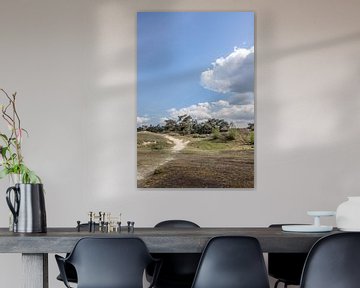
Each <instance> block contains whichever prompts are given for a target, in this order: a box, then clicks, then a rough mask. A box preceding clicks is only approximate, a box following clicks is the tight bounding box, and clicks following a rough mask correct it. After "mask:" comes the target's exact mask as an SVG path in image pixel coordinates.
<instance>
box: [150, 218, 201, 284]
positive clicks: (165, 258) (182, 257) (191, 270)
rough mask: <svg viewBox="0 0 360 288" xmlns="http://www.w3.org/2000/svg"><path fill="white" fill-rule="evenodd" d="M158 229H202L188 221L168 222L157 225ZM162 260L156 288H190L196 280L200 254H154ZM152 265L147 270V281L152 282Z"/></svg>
mask: <svg viewBox="0 0 360 288" xmlns="http://www.w3.org/2000/svg"><path fill="white" fill-rule="evenodd" d="M155 228H156V229H164V228H170V229H176V228H184V229H187V228H194V229H197V228H200V227H199V225H197V224H195V223H194V222H191V221H188V220H166V221H162V222H160V223H158V224H156V225H155ZM152 255H153V256H154V257H156V258H157V259H161V261H162V266H161V270H160V272H159V275H158V277H157V281H156V283H155V286H154V287H156V288H190V287H191V284H192V282H193V280H194V276H195V273H196V269H197V266H198V263H199V260H200V256H201V254H200V253H156V254H152ZM153 268H154V267H153V266H152V265H151V266H150V267H149V268H148V269H147V270H146V272H147V275H146V277H147V279H148V280H149V281H151V279H152V277H153V270H154V269H153Z"/></svg>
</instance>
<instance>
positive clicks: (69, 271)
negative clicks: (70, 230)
mask: <svg viewBox="0 0 360 288" xmlns="http://www.w3.org/2000/svg"><path fill="white" fill-rule="evenodd" d="M80 229H81V230H84V229H86V230H88V229H89V224H88V223H82V224H80ZM95 229H96V230H98V229H99V224H98V223H95ZM68 256H69V253H67V254H66V257H68ZM64 269H65V275H66V278H67V280H68V282H71V283H77V275H76V270H75V268H74V266H73V265H71V264H70V263H67V262H65V263H64ZM56 279H57V280H59V281H62V282H64V281H63V278H62V277H61V274H59V275H58V276H57V277H56Z"/></svg>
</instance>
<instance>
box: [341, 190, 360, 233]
mask: <svg viewBox="0 0 360 288" xmlns="http://www.w3.org/2000/svg"><path fill="white" fill-rule="evenodd" d="M336 226H337V227H338V228H339V229H340V230H342V231H360V196H353V197H348V200H347V201H345V202H343V203H341V204H340V205H339V206H338V208H337V210H336Z"/></svg>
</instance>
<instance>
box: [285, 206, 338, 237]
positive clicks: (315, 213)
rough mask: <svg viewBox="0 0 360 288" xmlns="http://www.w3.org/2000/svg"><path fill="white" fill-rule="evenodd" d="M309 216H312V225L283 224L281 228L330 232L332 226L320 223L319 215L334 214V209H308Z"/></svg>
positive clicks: (295, 230)
mask: <svg viewBox="0 0 360 288" xmlns="http://www.w3.org/2000/svg"><path fill="white" fill-rule="evenodd" d="M307 214H308V215H309V216H313V217H314V224H313V225H283V226H282V227H281V229H282V230H283V231H286V232H330V231H331V230H333V227H332V226H325V225H320V217H324V216H335V214H336V213H335V212H334V211H308V212H307Z"/></svg>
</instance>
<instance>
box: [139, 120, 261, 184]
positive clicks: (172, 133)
mask: <svg viewBox="0 0 360 288" xmlns="http://www.w3.org/2000/svg"><path fill="white" fill-rule="evenodd" d="M137 157H138V159H137V165H138V187H144V188H147V187H148V188H205V187H209V188H253V187H254V124H253V123H249V124H248V127H246V128H236V127H235V126H234V125H233V124H232V123H228V122H227V121H225V120H223V119H208V120H207V121H205V122H201V123H199V122H198V121H196V120H195V119H193V118H192V117H191V116H189V115H182V116H179V117H178V119H177V120H166V121H165V123H164V125H156V126H153V125H149V126H141V127H139V128H138V133H137Z"/></svg>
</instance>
